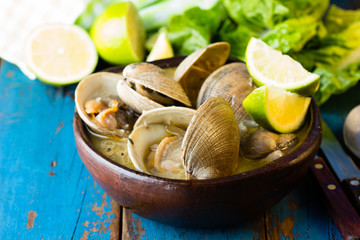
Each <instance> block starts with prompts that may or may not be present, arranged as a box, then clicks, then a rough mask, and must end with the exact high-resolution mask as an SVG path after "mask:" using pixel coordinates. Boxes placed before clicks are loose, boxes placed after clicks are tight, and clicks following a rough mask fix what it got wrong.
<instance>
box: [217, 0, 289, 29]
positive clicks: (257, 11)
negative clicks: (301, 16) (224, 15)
mask: <svg viewBox="0 0 360 240" xmlns="http://www.w3.org/2000/svg"><path fill="white" fill-rule="evenodd" d="M223 2H224V5H225V8H226V9H227V11H228V13H229V16H230V17H231V19H232V20H234V22H235V23H237V24H239V25H247V26H248V27H249V28H253V29H255V31H259V29H268V28H272V27H273V26H274V25H276V24H277V23H279V22H282V21H283V20H284V19H285V18H286V17H287V16H288V15H289V9H288V8H286V7H285V6H284V5H282V4H281V3H279V2H278V1H277V0H267V1H263V0H252V1H249V0H224V1H223Z"/></svg>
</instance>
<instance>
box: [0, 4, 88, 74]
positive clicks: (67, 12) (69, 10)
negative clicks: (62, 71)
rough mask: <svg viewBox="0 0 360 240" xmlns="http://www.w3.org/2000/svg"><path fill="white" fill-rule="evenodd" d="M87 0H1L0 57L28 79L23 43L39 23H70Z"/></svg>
mask: <svg viewBox="0 0 360 240" xmlns="http://www.w3.org/2000/svg"><path fill="white" fill-rule="evenodd" d="M87 3H88V1H87V0H0V58H2V59H4V60H6V61H9V62H11V63H14V64H16V65H17V66H18V67H19V68H20V69H21V71H22V72H23V73H24V74H25V75H26V76H28V77H29V78H30V79H35V78H36V77H35V74H34V73H32V72H31V71H30V70H29V69H28V68H27V66H26V61H25V52H24V45H25V42H26V39H27V37H28V35H29V34H30V33H31V31H32V30H33V29H34V28H36V27H37V26H39V25H41V24H46V23H64V24H72V23H74V21H75V20H76V18H77V17H78V16H79V15H80V14H81V13H82V12H83V11H84V9H85V7H86V6H87Z"/></svg>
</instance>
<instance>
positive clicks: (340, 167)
mask: <svg viewBox="0 0 360 240" xmlns="http://www.w3.org/2000/svg"><path fill="white" fill-rule="evenodd" d="M320 148H321V150H322V152H323V153H324V155H325V156H326V159H327V161H328V163H329V164H330V166H331V168H332V169H333V171H334V172H335V174H336V176H337V177H338V179H339V181H340V184H341V185H342V187H343V189H344V191H345V193H346V194H347V196H348V198H349V200H350V201H351V202H352V205H353V206H354V208H355V209H356V211H357V212H358V214H360V170H359V169H358V168H357V166H356V165H355V164H354V162H353V161H352V159H351V158H350V157H349V156H348V155H347V154H346V153H345V152H344V150H343V149H342V146H341V145H340V143H339V142H338V140H337V139H336V137H335V136H334V134H333V133H332V132H331V129H330V128H329V127H328V126H327V125H326V123H325V122H324V121H322V142H321V146H320ZM359 228H360V226H359Z"/></svg>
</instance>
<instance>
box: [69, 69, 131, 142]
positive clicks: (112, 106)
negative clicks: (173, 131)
mask: <svg viewBox="0 0 360 240" xmlns="http://www.w3.org/2000/svg"><path fill="white" fill-rule="evenodd" d="M120 80H122V76H121V75H120V74H116V73H106V72H99V73H95V74H92V75H90V76H88V77H86V78H85V79H83V80H82V81H81V82H80V83H79V85H78V87H77V88H76V91H75V105H76V111H77V112H78V114H79V115H80V117H81V118H82V120H83V121H84V122H85V123H86V124H87V126H88V127H89V128H90V129H91V130H92V131H94V132H96V133H99V134H102V135H108V136H117V137H127V136H128V135H129V134H130V132H131V130H132V127H133V125H134V122H135V120H136V119H137V117H138V115H137V114H136V113H135V112H134V111H133V110H132V109H131V108H129V107H128V106H127V105H125V104H124V103H123V102H122V101H121V100H120V98H119V97H118V95H117V92H116V85H117V83H118V81H120Z"/></svg>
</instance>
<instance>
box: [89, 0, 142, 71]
mask: <svg viewBox="0 0 360 240" xmlns="http://www.w3.org/2000/svg"><path fill="white" fill-rule="evenodd" d="M90 36H91V38H92V39H93V40H94V43H95V46H96V49H97V50H98V52H99V54H100V57H101V58H103V59H104V60H105V61H107V62H109V63H112V64H119V65H127V64H129V63H133V62H140V61H142V60H143V59H144V55H145V29H144V26H143V23H142V21H141V19H140V16H139V14H138V12H137V10H136V8H135V6H134V4H132V3H131V2H122V3H117V4H114V5H111V6H109V7H108V8H106V9H105V11H104V12H102V13H101V14H100V15H99V16H98V17H97V18H96V19H95V21H94V23H93V25H92V27H91V29H90Z"/></svg>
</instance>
